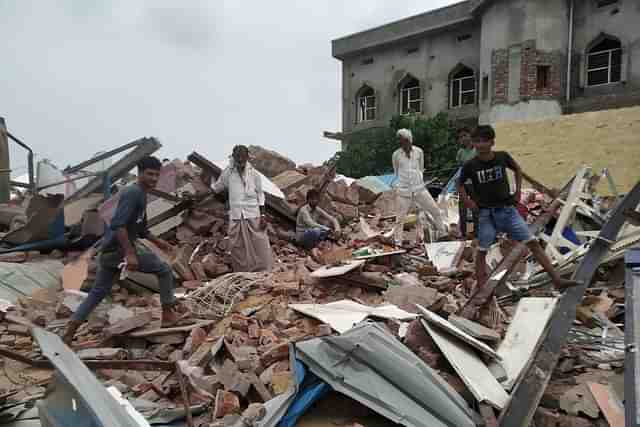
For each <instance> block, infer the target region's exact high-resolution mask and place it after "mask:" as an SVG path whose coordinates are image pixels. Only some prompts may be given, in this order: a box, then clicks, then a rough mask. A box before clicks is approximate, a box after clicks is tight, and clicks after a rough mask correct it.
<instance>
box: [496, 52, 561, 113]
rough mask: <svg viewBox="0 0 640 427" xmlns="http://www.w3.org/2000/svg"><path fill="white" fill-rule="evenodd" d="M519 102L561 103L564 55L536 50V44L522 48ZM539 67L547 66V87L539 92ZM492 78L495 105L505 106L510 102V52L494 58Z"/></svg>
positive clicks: (499, 53) (500, 53) (498, 53)
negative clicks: (555, 100) (546, 101)
mask: <svg viewBox="0 0 640 427" xmlns="http://www.w3.org/2000/svg"><path fill="white" fill-rule="evenodd" d="M521 48H522V50H521V52H522V58H521V65H520V100H521V101H526V100H530V99H561V97H562V85H563V79H564V61H565V59H564V55H563V54H562V53H559V52H543V51H539V50H537V49H536V42H535V40H527V41H525V42H523V43H522V44H521ZM538 66H548V67H549V71H548V73H549V74H548V79H547V86H546V87H544V88H540V89H538ZM491 69H492V75H493V99H492V104H493V105H495V104H506V103H507V102H508V99H509V97H508V96H509V93H508V92H509V51H508V50H507V49H496V50H494V51H493V54H492V58H491Z"/></svg>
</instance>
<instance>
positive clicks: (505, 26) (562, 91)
mask: <svg viewBox="0 0 640 427" xmlns="http://www.w3.org/2000/svg"><path fill="white" fill-rule="evenodd" d="M638 23H640V1H638V0H495V1H482V0H468V1H463V2H461V3H456V4H454V5H451V6H448V7H445V8H442V9H437V10H433V11H430V12H427V13H423V14H420V15H416V16H412V17H409V18H406V19H403V20H400V21H397V22H392V23H390V24H386V25H383V26H380V27H376V28H373V29H370V30H366V31H363V32H360V33H356V34H352V35H349V36H347V37H343V38H340V39H336V40H333V41H332V53H333V56H334V57H335V58H337V59H339V60H340V61H341V62H342V123H343V125H342V126H343V132H352V131H358V130H361V129H366V128H370V127H377V126H385V125H387V124H388V123H389V120H390V119H391V117H393V116H394V115H396V114H409V113H415V114H422V115H426V116H431V115H434V114H437V113H438V112H441V111H444V112H447V113H448V114H449V116H450V118H451V119H453V120H460V121H468V122H480V123H495V122H498V121H502V120H536V119H543V118H548V117H554V116H557V115H560V114H563V113H569V112H582V111H590V110H597V109H607V108H615V107H623V106H630V105H637V104H640V25H638Z"/></svg>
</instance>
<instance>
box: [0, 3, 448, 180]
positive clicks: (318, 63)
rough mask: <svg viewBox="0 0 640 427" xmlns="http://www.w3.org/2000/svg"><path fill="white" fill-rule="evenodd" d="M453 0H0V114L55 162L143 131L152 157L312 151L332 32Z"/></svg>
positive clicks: (327, 86) (328, 90)
mask: <svg viewBox="0 0 640 427" xmlns="http://www.w3.org/2000/svg"><path fill="white" fill-rule="evenodd" d="M451 3H454V2H453V1H447V0H432V1H419V0H367V1H344V0H324V1H322V0H321V1H294V0H289V1H284V0H272V1H260V0H253V1H248V0H229V1H227V0H209V1H205V0H182V1H177V0H174V1H165V0H113V1H107V0H104V1H97V0H58V1H32V0H0V36H1V37H2V40H3V42H2V43H1V44H0V58H2V60H1V68H0V69H1V70H2V78H0V116H3V117H5V119H6V121H7V125H8V128H9V130H10V132H12V133H13V134H15V135H16V136H18V137H21V138H23V140H24V141H25V142H26V143H27V144H29V145H31V146H32V148H33V149H34V151H35V152H36V153H37V155H38V156H39V158H49V159H50V160H52V161H53V162H54V163H56V164H58V165H59V166H60V167H65V166H67V165H69V164H74V163H77V162H80V161H82V160H85V159H87V158H89V157H91V156H92V155H93V154H94V153H96V152H98V151H101V150H108V149H112V148H115V147H117V146H119V145H122V144H125V143H127V142H130V141H133V140H135V139H137V138H139V137H142V136H155V137H157V138H159V139H160V141H161V142H162V144H163V148H162V150H161V151H160V152H159V153H158V155H159V156H161V157H171V158H174V157H180V158H185V157H186V156H187V155H188V154H189V153H190V152H191V151H193V150H198V151H201V152H203V154H205V153H206V154H207V155H208V156H210V157H212V158H214V159H222V158H224V157H226V156H227V155H228V154H229V153H230V150H231V148H232V147H233V146H234V145H235V144H247V145H250V144H258V145H262V146H265V147H268V148H271V149H274V150H277V151H279V152H281V153H283V154H285V155H287V156H289V157H290V158H291V159H293V160H294V161H296V162H299V163H301V162H307V161H311V162H314V163H319V162H322V161H324V160H326V159H327V158H329V157H330V156H331V155H332V154H333V153H334V152H335V150H336V149H337V144H335V143H332V142H330V141H329V140H326V139H324V138H322V132H323V131H324V130H330V131H336V130H340V126H341V123H340V120H341V119H340V115H341V113H340V110H341V106H340V90H341V89H340V62H339V61H337V60H336V59H334V58H332V57H331V40H332V39H334V38H338V37H342V36H345V35H348V34H351V33H353V32H357V31H361V30H364V29H367V28H370V27H372V26H377V25H381V24H384V23H386V22H389V21H391V20H395V19H400V18H403V17H406V16H409V15H412V14H416V13H421V12H424V11H427V10H429V9H433V8H436V7H441V6H444V5H447V4H451ZM25 158H26V157H25V155H24V154H23V152H21V151H19V150H16V149H15V148H12V159H11V163H12V168H13V169H14V171H15V173H14V175H16V174H20V173H24V171H25V165H26V161H25Z"/></svg>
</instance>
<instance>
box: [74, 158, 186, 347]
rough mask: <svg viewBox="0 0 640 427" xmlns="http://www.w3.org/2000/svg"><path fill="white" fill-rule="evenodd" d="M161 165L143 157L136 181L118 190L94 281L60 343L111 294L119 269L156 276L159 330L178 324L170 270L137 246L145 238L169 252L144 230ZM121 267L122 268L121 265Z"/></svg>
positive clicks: (139, 163) (153, 159)
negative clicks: (149, 197)
mask: <svg viewBox="0 0 640 427" xmlns="http://www.w3.org/2000/svg"><path fill="white" fill-rule="evenodd" d="M161 167H162V164H161V163H160V160H158V159H157V158H155V157H151V156H148V157H145V158H143V159H142V160H140V162H138V180H137V181H136V182H135V183H133V184H131V185H129V186H128V187H125V188H124V189H121V190H120V198H119V200H118V206H117V208H116V211H115V214H114V215H113V219H112V220H111V224H110V225H109V227H107V230H106V232H105V235H104V238H103V241H102V246H101V247H100V251H99V254H98V269H97V272H96V280H95V283H94V285H93V288H91V291H90V292H89V295H88V296H87V298H86V299H85V300H84V301H83V302H82V304H80V306H79V307H78V309H77V310H76V311H75V313H73V316H72V318H71V321H70V322H69V325H68V326H67V330H66V331H65V334H64V337H63V340H64V342H65V343H66V344H67V345H70V344H71V342H72V341H73V337H74V335H75V333H76V331H77V330H78V328H79V327H80V325H81V324H82V323H83V322H84V321H85V320H86V319H87V317H89V314H91V312H92V311H93V310H94V309H95V308H96V307H97V306H98V304H100V302H101V301H102V300H103V299H104V297H105V296H106V295H107V294H108V293H109V292H110V291H111V288H112V286H113V282H114V280H115V279H116V277H117V276H118V275H119V274H120V271H121V268H126V269H127V270H129V271H141V272H143V273H151V274H155V275H156V276H157V277H158V284H159V287H160V302H161V304H162V327H168V326H173V325H175V324H177V323H178V320H179V319H180V314H179V313H178V312H177V307H176V298H175V295H174V282H173V271H172V269H171V267H169V266H168V265H167V264H166V263H165V262H163V261H161V260H160V258H158V256H156V255H155V254H154V253H152V252H150V251H149V250H146V249H145V248H143V247H141V246H137V245H136V240H137V239H139V238H143V239H148V240H150V241H151V242H152V243H154V244H155V245H156V246H158V247H159V248H160V249H162V250H164V251H167V252H170V251H172V250H173V248H172V247H171V245H170V244H168V243H167V242H165V241H164V240H161V239H158V238H156V237H154V236H152V235H151V234H149V230H148V229H147V192H148V191H149V190H151V189H153V188H155V186H156V184H157V183H158V178H159V177H160V169H161ZM123 265H124V266H123Z"/></svg>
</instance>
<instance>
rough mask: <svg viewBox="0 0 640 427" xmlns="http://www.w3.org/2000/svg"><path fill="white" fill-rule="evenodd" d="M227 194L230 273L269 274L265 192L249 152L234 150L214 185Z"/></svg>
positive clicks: (269, 248) (269, 254)
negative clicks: (258, 272)
mask: <svg viewBox="0 0 640 427" xmlns="http://www.w3.org/2000/svg"><path fill="white" fill-rule="evenodd" d="M225 190H228V192H229V240H230V244H231V263H232V265H233V271H244V272H254V271H269V270H271V268H272V266H273V254H272V253H271V245H270V244H269V236H268V235H267V231H266V230H267V220H266V216H265V213H264V192H263V190H262V181H261V179H260V175H259V174H258V172H257V171H256V170H255V169H254V168H253V166H252V165H251V163H249V149H248V148H247V147H246V146H244V145H237V146H235V147H234V148H233V154H232V156H231V163H230V164H229V166H228V167H227V168H226V169H225V170H224V171H223V172H222V174H221V175H220V177H219V178H218V181H217V182H216V183H215V184H214V185H213V191H214V192H216V193H221V192H223V191H225Z"/></svg>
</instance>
